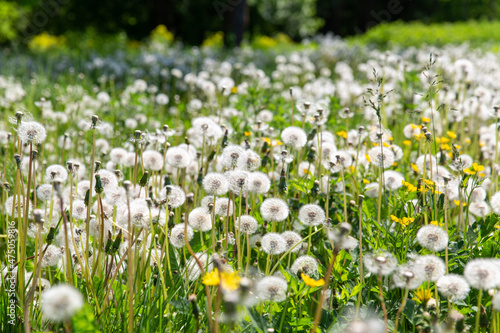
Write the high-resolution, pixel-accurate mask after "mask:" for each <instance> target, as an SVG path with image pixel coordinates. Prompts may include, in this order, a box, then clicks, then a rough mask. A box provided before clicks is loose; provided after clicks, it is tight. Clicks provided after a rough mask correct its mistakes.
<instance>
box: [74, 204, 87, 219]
mask: <svg viewBox="0 0 500 333" xmlns="http://www.w3.org/2000/svg"><path fill="white" fill-rule="evenodd" d="M73 218H75V219H76V220H79V221H83V220H85V219H86V218H87V206H85V202H83V200H75V201H73Z"/></svg>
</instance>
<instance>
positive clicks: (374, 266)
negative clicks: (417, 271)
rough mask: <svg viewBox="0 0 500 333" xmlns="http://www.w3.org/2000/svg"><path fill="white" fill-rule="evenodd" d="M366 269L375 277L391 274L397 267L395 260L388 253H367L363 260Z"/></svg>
mask: <svg viewBox="0 0 500 333" xmlns="http://www.w3.org/2000/svg"><path fill="white" fill-rule="evenodd" d="M363 260H364V263H365V265H366V269H368V270H369V271H370V272H371V273H373V274H376V275H382V276H386V275H389V274H391V273H392V272H393V271H394V270H395V269H396V266H397V265H398V261H397V259H396V258H395V257H394V256H393V255H392V254H391V253H389V252H385V251H377V252H371V253H367V254H366V255H365V256H364V258H363Z"/></svg>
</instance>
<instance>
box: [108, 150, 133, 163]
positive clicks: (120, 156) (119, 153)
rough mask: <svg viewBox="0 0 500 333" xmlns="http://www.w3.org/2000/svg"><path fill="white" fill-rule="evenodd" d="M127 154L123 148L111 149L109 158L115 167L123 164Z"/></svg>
mask: <svg viewBox="0 0 500 333" xmlns="http://www.w3.org/2000/svg"><path fill="white" fill-rule="evenodd" d="M127 154H128V152H127V151H126V150H125V149H123V148H113V149H111V150H110V151H109V158H110V159H111V161H112V162H114V163H115V164H116V165H122V164H125V159H126V158H127Z"/></svg>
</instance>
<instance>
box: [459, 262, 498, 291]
mask: <svg viewBox="0 0 500 333" xmlns="http://www.w3.org/2000/svg"><path fill="white" fill-rule="evenodd" d="M464 277H465V279H466V280H467V281H468V282H469V284H470V286H471V287H472V288H474V289H482V290H488V289H491V288H495V287H498V285H499V281H500V265H499V263H498V261H497V260H495V259H473V260H471V261H469V262H468V263H467V264H466V265H465V268H464Z"/></svg>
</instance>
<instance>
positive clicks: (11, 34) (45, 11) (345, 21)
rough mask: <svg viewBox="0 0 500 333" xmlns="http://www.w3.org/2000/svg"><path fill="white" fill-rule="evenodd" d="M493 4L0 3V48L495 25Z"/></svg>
mask: <svg viewBox="0 0 500 333" xmlns="http://www.w3.org/2000/svg"><path fill="white" fill-rule="evenodd" d="M499 4H500V0H412V1H410V0H388V1H380V0H357V1H356V0H126V1H118V0H85V1H82V0H41V1H36V0H18V1H5V0H0V42H3V43H5V42H9V41H12V40H15V39H19V38H21V39H22V38H23V37H24V39H25V40H26V39H28V38H29V37H30V36H34V35H36V34H39V33H41V32H42V31H47V32H49V33H50V34H54V35H63V34H66V33H68V32H84V31H87V30H89V29H92V30H93V31H95V32H97V33H100V34H116V33H123V32H125V33H126V34H127V36H128V37H129V38H131V39H135V40H141V39H143V38H144V37H147V36H148V35H149V33H150V32H151V30H153V29H154V28H155V27H156V26H158V25H159V24H164V25H165V26H166V27H167V28H168V30H169V31H171V32H172V33H173V34H174V36H175V38H176V39H177V40H179V41H182V42H183V43H185V44H189V45H198V44H200V43H201V42H202V41H203V40H204V39H205V38H207V36H210V35H211V34H213V33H215V32H217V31H223V32H225V40H224V42H225V44H226V45H229V46H231V45H235V44H239V42H240V41H241V40H242V39H251V38H252V37H254V36H256V35H269V36H271V35H274V34H276V33H278V32H282V33H284V34H286V35H288V36H290V37H291V38H292V39H294V40H300V39H301V38H304V37H307V36H312V35H314V34H315V33H328V32H332V33H334V34H336V35H340V36H349V35H355V34H360V33H362V32H364V31H366V30H367V29H368V28H370V27H372V26H375V25H376V24H379V23H381V22H390V21H396V20H404V21H414V20H419V21H422V22H425V23H431V22H456V21H464V20H470V19H474V20H494V19H496V18H497V17H498V8H499Z"/></svg>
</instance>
